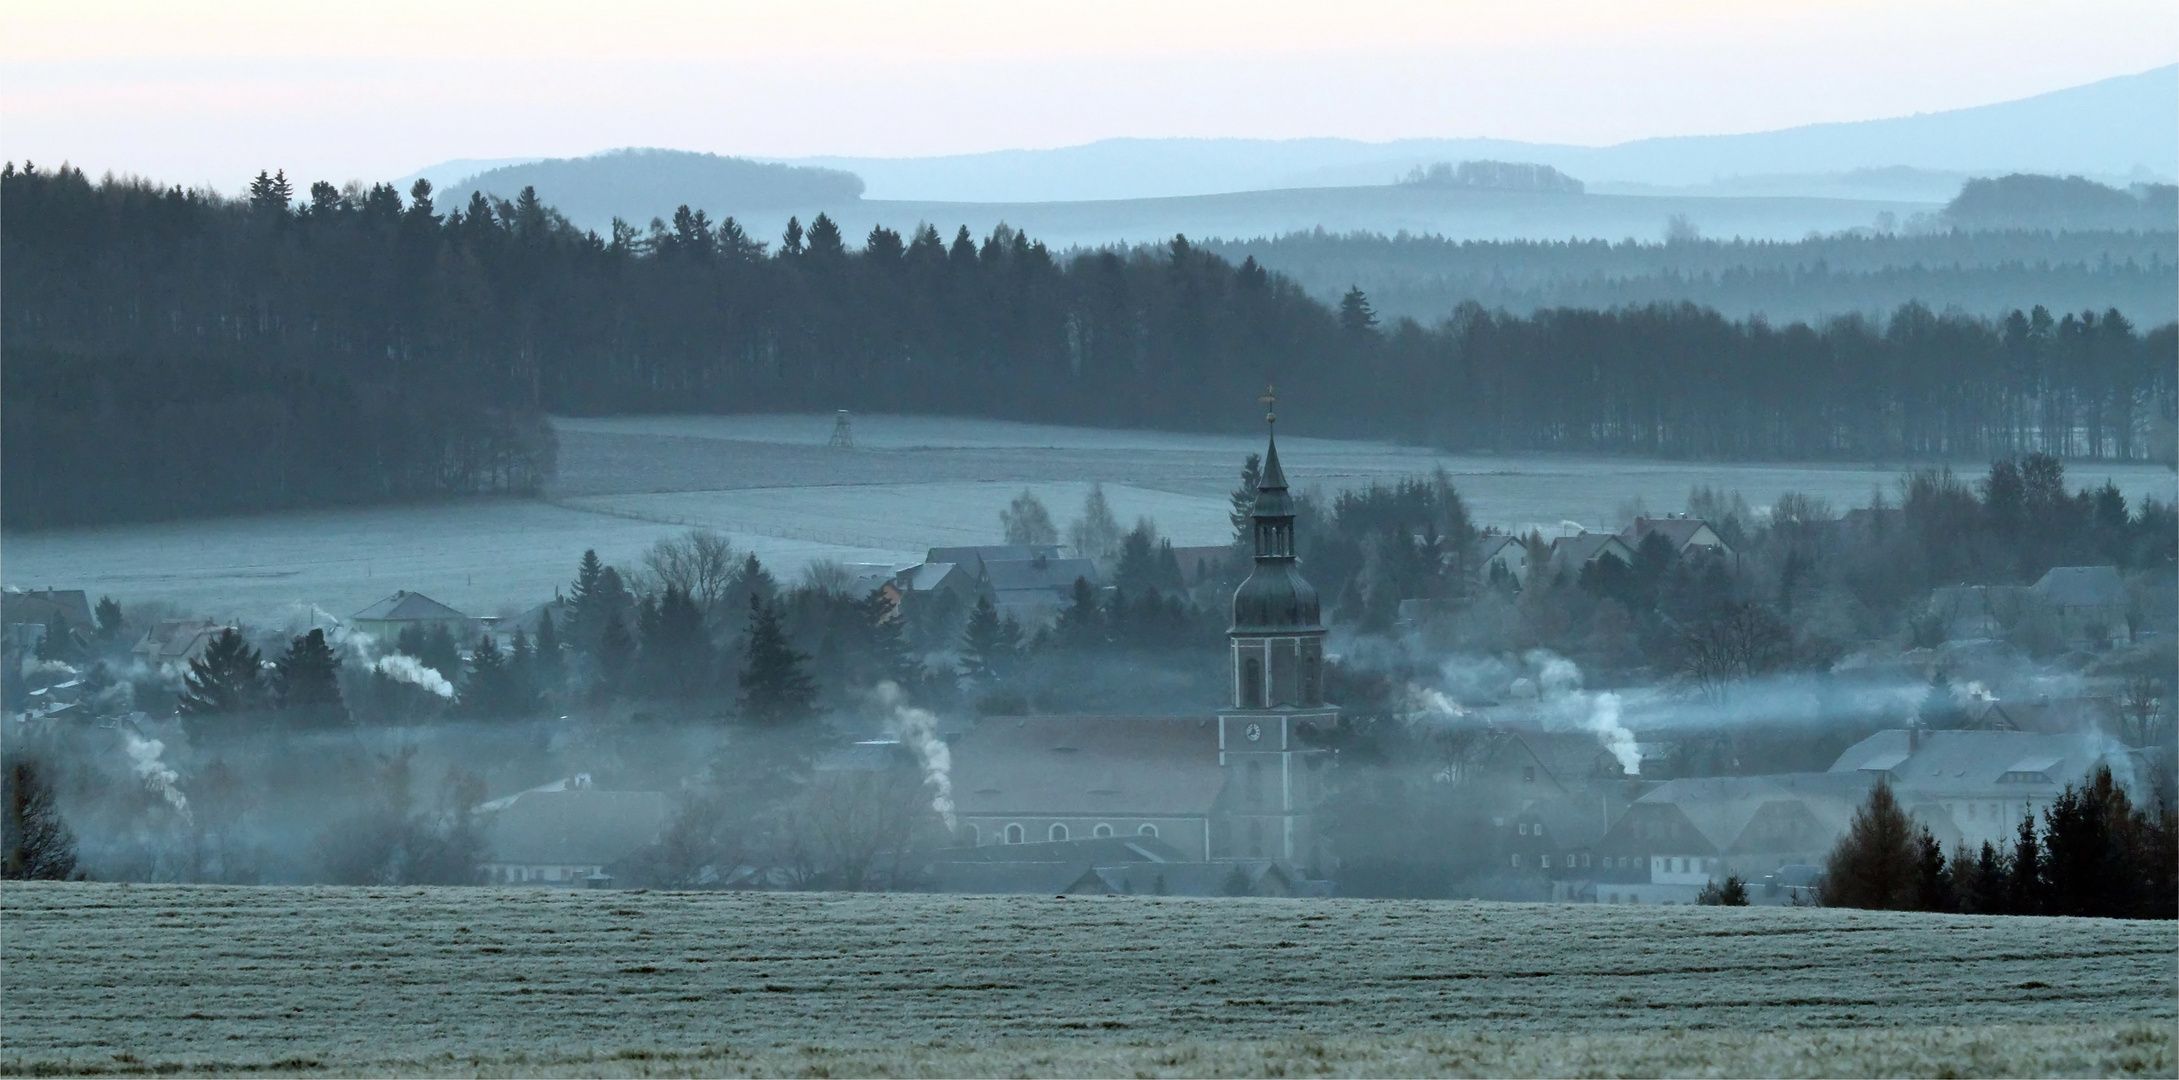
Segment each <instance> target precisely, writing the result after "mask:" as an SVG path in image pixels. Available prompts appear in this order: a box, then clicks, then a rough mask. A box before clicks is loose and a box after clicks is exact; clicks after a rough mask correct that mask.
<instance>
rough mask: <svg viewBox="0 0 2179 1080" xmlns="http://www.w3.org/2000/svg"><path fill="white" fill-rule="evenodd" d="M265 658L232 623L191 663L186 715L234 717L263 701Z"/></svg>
mask: <svg viewBox="0 0 2179 1080" xmlns="http://www.w3.org/2000/svg"><path fill="white" fill-rule="evenodd" d="M263 667H264V660H263V657H261V656H259V655H258V652H257V650H256V649H253V648H251V647H250V643H249V642H248V641H245V640H243V637H242V632H241V631H239V630H236V629H235V628H234V627H232V626H230V627H228V628H226V629H225V630H222V631H220V634H219V636H218V637H215V638H213V639H212V641H211V643H210V644H208V645H206V646H205V648H204V655H202V656H200V657H198V658H197V659H195V660H191V661H190V662H189V671H188V673H187V674H185V675H183V676H182V692H181V698H180V701H179V706H180V709H181V712H182V714H183V715H185V716H231V715H234V714H236V713H243V712H248V711H250V710H252V709H255V708H257V707H258V706H259V705H260V704H262V703H263V684H262V681H261V680H262V679H263V675H262V668H263Z"/></svg>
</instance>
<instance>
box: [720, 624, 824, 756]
mask: <svg viewBox="0 0 2179 1080" xmlns="http://www.w3.org/2000/svg"><path fill="white" fill-rule="evenodd" d="M808 661H809V656H808V654H806V653H802V652H797V651H796V650H795V648H794V645H793V643H791V642H789V641H788V640H787V632H786V630H785V628H784V627H782V626H781V625H780V617H779V609H778V606H777V605H776V604H772V603H768V602H766V601H764V600H763V599H761V598H758V597H751V598H750V599H749V642H748V653H747V657H746V659H744V661H743V662H742V668H741V700H740V702H739V705H740V708H741V715H742V717H743V718H744V719H746V720H749V721H751V722H754V723H758V724H766V725H773V726H778V725H785V724H794V723H800V722H802V721H805V720H808V719H810V718H811V717H813V716H815V715H816V712H817V683H816V682H815V681H814V680H812V679H811V678H810V676H809V673H808V672H807V671H805V670H803V665H804V664H805V663H807V662H808Z"/></svg>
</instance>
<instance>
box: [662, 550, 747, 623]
mask: <svg viewBox="0 0 2179 1080" xmlns="http://www.w3.org/2000/svg"><path fill="white" fill-rule="evenodd" d="M643 565H644V567H645V568H646V569H648V570H650V572H651V576H652V577H653V578H655V579H656V580H657V583H658V587H659V589H660V591H664V590H665V589H666V588H667V587H669V586H672V587H678V588H679V589H680V590H681V591H682V592H685V593H687V594H688V595H689V596H690V597H691V598H692V599H694V600H695V601H696V606H697V607H700V608H702V609H703V610H704V614H706V615H710V614H712V613H714V612H715V611H717V610H718V606H719V602H720V600H722V599H723V598H724V597H725V596H726V593H727V591H728V590H729V589H730V588H732V587H733V583H734V573H735V570H736V568H737V556H736V555H735V552H734V545H733V544H731V543H729V542H727V539H726V537H724V536H721V535H719V534H718V533H716V532H713V531H712V530H710V529H690V530H689V531H687V532H685V533H682V534H681V535H680V536H674V537H668V538H666V539H663V540H660V541H659V542H657V543H655V544H652V545H651V550H649V551H646V552H644V553H643Z"/></svg>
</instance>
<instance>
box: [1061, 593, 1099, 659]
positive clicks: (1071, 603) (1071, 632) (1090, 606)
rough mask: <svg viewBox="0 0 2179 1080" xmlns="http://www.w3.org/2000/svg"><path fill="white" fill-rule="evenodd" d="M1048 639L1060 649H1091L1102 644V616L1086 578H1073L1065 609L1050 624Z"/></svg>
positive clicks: (1095, 596) (1094, 594)
mask: <svg viewBox="0 0 2179 1080" xmlns="http://www.w3.org/2000/svg"><path fill="white" fill-rule="evenodd" d="M1052 640H1053V641H1055V642H1056V643H1058V645H1059V647H1061V648H1063V649H1077V650H1082V649H1094V648H1097V647H1098V646H1100V645H1103V644H1104V643H1105V613H1104V610H1103V609H1102V608H1100V607H1098V606H1097V589H1096V587H1095V586H1093V585H1091V584H1090V583H1089V579H1088V578H1080V577H1078V578H1075V579H1074V589H1073V591H1072V592H1071V593H1070V594H1069V599H1068V601H1067V606H1066V607H1065V608H1063V609H1061V610H1060V612H1059V618H1058V619H1057V620H1056V621H1054V622H1053V624H1052Z"/></svg>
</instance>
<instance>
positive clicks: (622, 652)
mask: <svg viewBox="0 0 2179 1080" xmlns="http://www.w3.org/2000/svg"><path fill="white" fill-rule="evenodd" d="M635 654H636V639H635V636H634V635H633V634H630V633H629V632H628V623H627V620H625V619H622V618H621V616H620V609H619V608H618V607H615V608H611V609H609V610H607V611H606V613H605V625H604V626H603V627H601V628H600V629H599V631H598V648H597V654H596V655H597V659H598V670H599V672H600V674H602V675H603V676H604V678H605V683H604V687H603V689H604V691H605V692H606V693H607V694H612V693H613V692H615V691H617V690H619V689H620V686H621V683H622V681H623V680H625V679H626V678H627V675H628V665H629V663H630V662H631V661H633V660H634V659H635Z"/></svg>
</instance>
